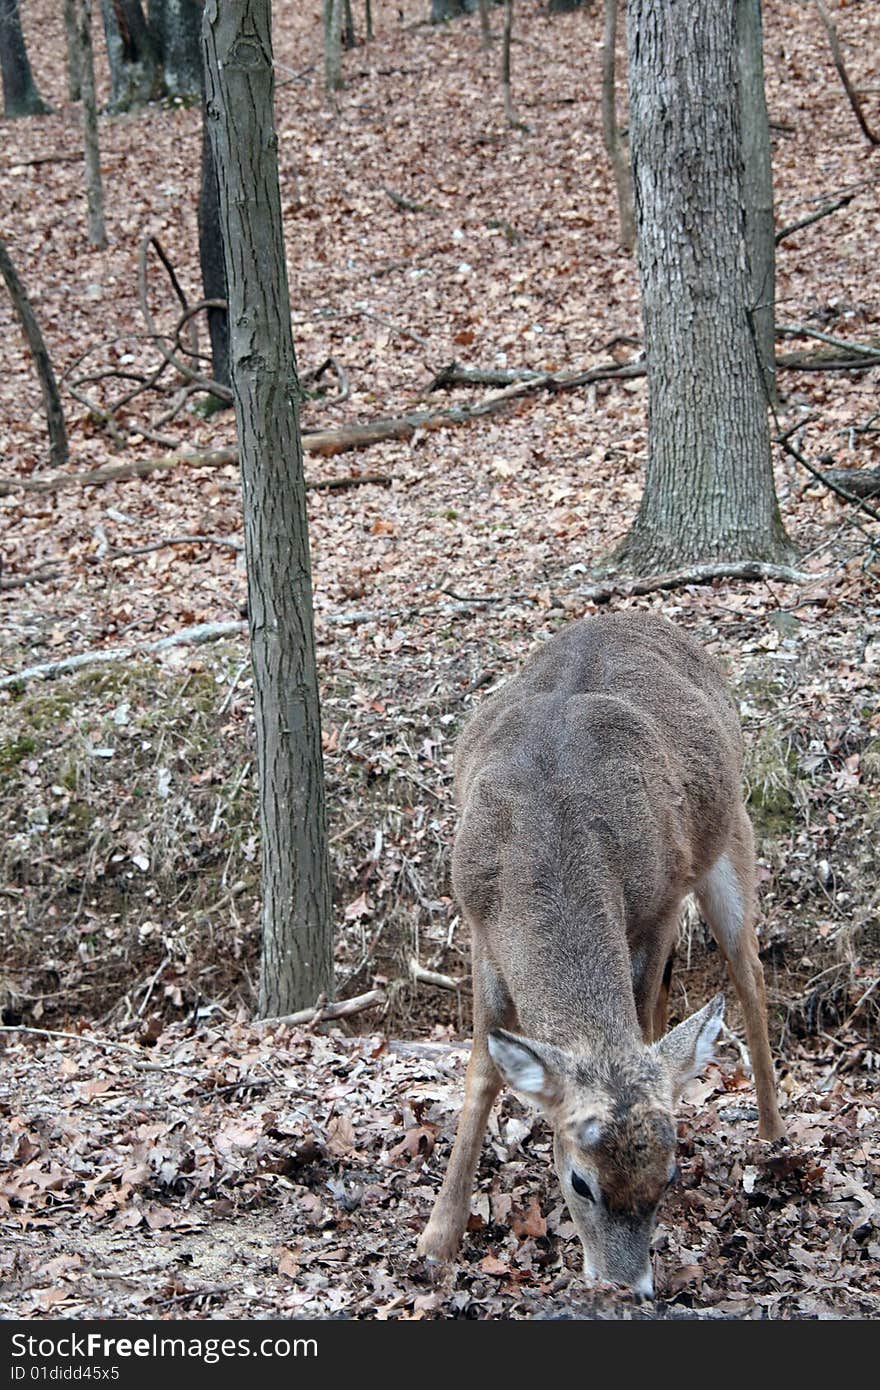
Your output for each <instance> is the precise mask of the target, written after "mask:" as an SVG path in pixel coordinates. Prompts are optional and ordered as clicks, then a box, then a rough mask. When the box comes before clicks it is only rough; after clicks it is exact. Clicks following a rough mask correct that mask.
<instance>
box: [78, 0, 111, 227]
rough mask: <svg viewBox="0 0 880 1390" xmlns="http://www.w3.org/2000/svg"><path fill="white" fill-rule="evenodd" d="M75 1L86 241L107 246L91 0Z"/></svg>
mask: <svg viewBox="0 0 880 1390" xmlns="http://www.w3.org/2000/svg"><path fill="white" fill-rule="evenodd" d="M77 3H78V14H77V29H78V33H77V37H78V40H79V57H78V63H79V83H80V94H81V96H82V123H83V152H84V154H85V173H86V201H87V203H88V209H89V242H90V244H91V245H92V246H96V247H98V248H99V249H100V248H101V247H103V246H106V245H107V231H106V227H105V225H104V185H103V183H102V182H101V151H100V148H99V145H98V100H97V97H96V96H95V60H94V54H93V52H92V0H77Z"/></svg>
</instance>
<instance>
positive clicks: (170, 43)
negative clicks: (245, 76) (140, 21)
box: [149, 0, 205, 101]
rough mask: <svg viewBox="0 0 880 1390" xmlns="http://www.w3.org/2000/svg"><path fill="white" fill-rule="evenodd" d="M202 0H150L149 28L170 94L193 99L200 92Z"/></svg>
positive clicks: (165, 84) (164, 81) (195, 99)
mask: <svg viewBox="0 0 880 1390" xmlns="http://www.w3.org/2000/svg"><path fill="white" fill-rule="evenodd" d="M204 8H205V6H204V0H150V11H149V13H150V31H151V34H152V37H153V44H154V47H155V50H156V58H157V61H158V62H159V63H160V64H161V68H162V78H163V83H164V87H165V91H166V93H167V94H168V96H170V97H179V98H181V99H182V100H183V101H197V100H199V99H200V97H201V95H202V12H203V10H204Z"/></svg>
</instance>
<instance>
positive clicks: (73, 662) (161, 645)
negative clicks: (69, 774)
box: [0, 620, 247, 690]
mask: <svg viewBox="0 0 880 1390" xmlns="http://www.w3.org/2000/svg"><path fill="white" fill-rule="evenodd" d="M246 631H247V623H246V622H244V621H243V620H240V621H237V622H228V623H198V624H197V625H196V626H195V627H184V628H181V629H180V631H179V632H173V633H172V634H171V635H170V636H169V637H161V638H160V639H159V640H158V641H157V642H145V643H141V644H136V645H134V646H130V647H103V648H98V649H94V650H92V651H88V652H79V653H78V654H77V655H76V656H65V657H61V658H60V659H59V660H58V661H45V662H42V663H41V664H40V665H39V666H28V667H26V668H25V670H23V671H16V672H14V673H13V674H11V675H7V676H0V690H6V689H8V688H9V687H10V686H14V685H23V684H24V683H25V682H27V681H31V680H53V679H54V678H55V677H56V676H60V675H64V674H65V673H66V672H68V671H79V670H81V669H82V668H83V667H84V666H104V665H107V664H108V663H109V662H111V661H130V660H131V659H132V658H133V657H139V656H147V655H149V654H150V653H151V652H163V651H167V649H168V648H169V647H179V646H187V645H192V646H200V645H201V644H202V643H204V642H217V641H219V640H220V639H221V638H223V637H235V636H237V635H238V634H239V633H241V632H246Z"/></svg>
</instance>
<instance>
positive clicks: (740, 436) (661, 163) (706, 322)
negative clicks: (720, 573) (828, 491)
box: [622, 0, 792, 573]
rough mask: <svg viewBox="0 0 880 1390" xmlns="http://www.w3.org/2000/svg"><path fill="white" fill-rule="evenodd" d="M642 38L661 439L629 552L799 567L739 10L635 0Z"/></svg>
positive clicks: (651, 396)
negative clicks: (782, 478)
mask: <svg viewBox="0 0 880 1390" xmlns="http://www.w3.org/2000/svg"><path fill="white" fill-rule="evenodd" d="M628 30H629V93H630V132H631V136H630V145H631V149H632V160H633V175H634V181H635V190H636V209H637V223H638V236H637V245H638V260H639V271H640V275H641V283H642V308H643V317H644V326H645V348H646V352H647V359H648V402H649V404H648V409H649V440H648V466H647V476H646V481H645V491H644V494H643V496H642V501H641V505H640V508H639V512H638V516H637V518H636V521H635V524H634V526H633V529H632V531H631V533H630V535H629V537H628V539H627V541H626V542H625V543H624V546H623V548H622V556H623V558H625V559H626V561H627V563H628V565H629V567H630V568H631V569H634V570H636V571H637V572H639V573H652V572H656V571H658V570H664V569H672V568H674V567H676V566H678V565H681V564H687V563H690V562H699V561H712V560H719V561H720V560H743V559H750V560H783V559H788V558H790V556H791V553H792V547H791V543H790V542H789V540H788V538H787V536H786V534H785V531H784V529H783V526H782V520H781V518H780V515H779V507H778V504H777V501H776V493H775V489H774V485H773V471H772V467H771V459H770V432H769V426H768V420H767V407H766V401H765V398H764V391H763V388H762V384H761V374H760V369H759V366H758V362H757V358H756V354H755V346H754V342H753V339H752V335H751V331H750V324H749V316H748V310H749V304H750V298H751V287H750V284H749V274H748V267H747V264H746V259H745V257H744V255H743V246H744V238H745V214H744V209H743V174H742V137H741V131H740V110H739V96H738V81H737V34H736V7H735V5H732V4H730V0H678V3H676V4H675V5H670V4H669V3H668V0H630V2H629V6H628Z"/></svg>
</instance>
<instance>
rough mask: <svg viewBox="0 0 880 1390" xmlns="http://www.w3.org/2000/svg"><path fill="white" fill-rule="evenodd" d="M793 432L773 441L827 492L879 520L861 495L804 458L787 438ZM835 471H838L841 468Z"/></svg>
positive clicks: (873, 508)
mask: <svg viewBox="0 0 880 1390" xmlns="http://www.w3.org/2000/svg"><path fill="white" fill-rule="evenodd" d="M805 423H806V421H801V425H803V424H805ZM800 427H801V426H800V425H799V426H797V428H800ZM793 432H794V430H793V429H792V430H788V431H787V432H786V433H785V434H780V435H777V436H776V438H775V439H774V441H773V442H774V443H775V444H779V445H781V447H782V448H783V449H784V450H785V452H786V453H787V454H788V455H789V456H790V457H791V458H793V459H796V460H797V462H798V463H799V464H800V465H801V467H802V468H806V470H807V472H808V473H811V474H812V475H813V477H814V478H815V479H816V480H817V481H818V482H820V483H822V484H823V486H824V487H827V488H828V490H829V492H833V493H835V494H836V495H837V496H838V497H841V498H842V499H843V501H844V502H849V503H851V504H852V506H854V507H856V508H857V509H858V510H859V511H860V512H864V513H865V515H866V516H869V517H870V518H871V519H872V521H880V512H878V511H877V509H876V507H871V506H869V505H868V503H867V502H865V501H864V500H863V499H862V498H861V497H858V496H856V494H855V493H854V492H851V491H850V489H849V488H847V487H844V486H843V485H842V484H840V483H837V482H835V481H834V480H833V478H831V477H830V475H829V474H828V473H823V472H822V470H821V468H817V467H816V465H815V464H814V463H811V462H810V460H809V459H808V458H806V457H805V455H804V454H802V453H801V451H800V449H797V448H795V446H794V445H793V444H792V442H791V439H790V438H789V435H790V434H792V433H793ZM836 471H837V472H838V473H839V472H840V471H842V470H836ZM866 534H867V533H866Z"/></svg>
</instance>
